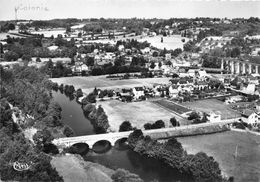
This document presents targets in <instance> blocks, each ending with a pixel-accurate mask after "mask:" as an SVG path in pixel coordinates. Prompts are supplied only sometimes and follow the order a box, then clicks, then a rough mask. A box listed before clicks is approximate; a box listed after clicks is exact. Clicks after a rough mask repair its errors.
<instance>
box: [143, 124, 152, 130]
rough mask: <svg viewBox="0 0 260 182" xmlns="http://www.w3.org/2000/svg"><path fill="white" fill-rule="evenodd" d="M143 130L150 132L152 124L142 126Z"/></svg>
mask: <svg viewBox="0 0 260 182" xmlns="http://www.w3.org/2000/svg"><path fill="white" fill-rule="evenodd" d="M144 129H145V130H151V129H152V124H151V123H145V124H144Z"/></svg>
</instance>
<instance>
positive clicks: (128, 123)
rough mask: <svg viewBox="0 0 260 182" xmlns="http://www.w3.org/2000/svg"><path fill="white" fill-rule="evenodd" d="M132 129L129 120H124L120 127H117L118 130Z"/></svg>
mask: <svg viewBox="0 0 260 182" xmlns="http://www.w3.org/2000/svg"><path fill="white" fill-rule="evenodd" d="M131 130H133V127H132V125H131V123H130V122H129V121H124V122H123V123H122V124H121V125H120V127H119V131H120V132H121V131H131Z"/></svg>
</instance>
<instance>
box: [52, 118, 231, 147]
mask: <svg viewBox="0 0 260 182" xmlns="http://www.w3.org/2000/svg"><path fill="white" fill-rule="evenodd" d="M234 121H235V120H233V119H232V120H227V121H221V122H217V123H203V124H197V125H189V126H180V127H175V128H162V129H154V130H144V131H143V134H144V135H149V136H150V137H151V138H153V139H166V138H170V137H178V136H190V135H199V134H208V133H215V132H220V131H224V130H225V128H223V126H224V125H228V124H230V123H233V122H234ZM130 133H132V131H127V132H116V133H106V134H97V135H86V136H78V137H68V138H59V139H55V140H53V141H52V143H53V144H55V145H57V146H59V147H61V148H64V147H70V146H72V145H73V144H76V143H86V144H88V146H89V148H90V149H91V148H93V146H94V144H95V143H97V142H98V141H101V140H106V141H109V142H110V144H111V145H112V146H114V145H115V143H116V142H117V141H118V140H120V139H122V138H128V136H129V135H130Z"/></svg>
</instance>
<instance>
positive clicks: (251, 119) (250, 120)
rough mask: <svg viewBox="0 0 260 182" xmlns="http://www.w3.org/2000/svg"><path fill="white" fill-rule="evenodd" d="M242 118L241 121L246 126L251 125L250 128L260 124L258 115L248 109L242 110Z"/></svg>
mask: <svg viewBox="0 0 260 182" xmlns="http://www.w3.org/2000/svg"><path fill="white" fill-rule="evenodd" d="M242 116H244V117H245V119H243V121H244V122H246V123H247V124H251V125H252V126H256V125H257V124H259V123H260V114H259V113H256V112H255V111H253V110H250V109H245V110H243V113H242Z"/></svg>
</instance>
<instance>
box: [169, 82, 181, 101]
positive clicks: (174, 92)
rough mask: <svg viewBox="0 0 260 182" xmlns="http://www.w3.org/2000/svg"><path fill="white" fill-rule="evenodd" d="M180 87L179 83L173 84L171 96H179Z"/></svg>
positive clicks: (170, 88) (170, 91) (170, 90)
mask: <svg viewBox="0 0 260 182" xmlns="http://www.w3.org/2000/svg"><path fill="white" fill-rule="evenodd" d="M179 87H180V86H178V85H171V86H170V87H169V96H170V97H172V98H177V97H178V95H179V92H180V90H179Z"/></svg>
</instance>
